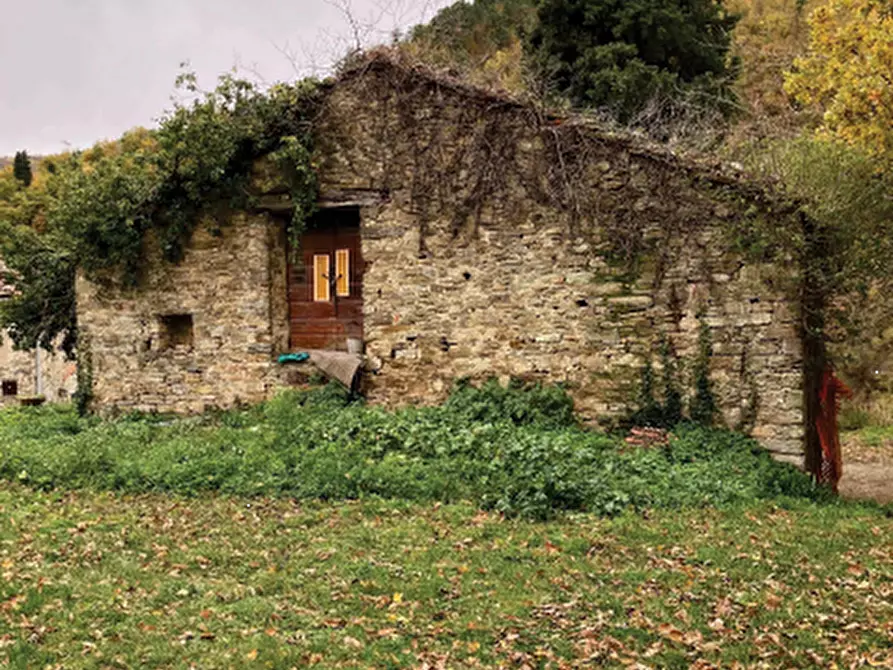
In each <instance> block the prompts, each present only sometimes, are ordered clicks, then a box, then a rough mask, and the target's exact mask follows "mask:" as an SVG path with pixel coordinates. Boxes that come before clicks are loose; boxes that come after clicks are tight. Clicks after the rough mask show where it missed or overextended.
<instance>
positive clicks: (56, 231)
mask: <svg viewBox="0 0 893 670" xmlns="http://www.w3.org/2000/svg"><path fill="white" fill-rule="evenodd" d="M178 86H179V87H180V88H181V89H183V91H184V92H185V93H186V94H187V95H191V96H192V98H193V99H192V101H191V102H189V103H186V104H178V105H176V106H175V107H174V108H173V110H171V111H170V112H168V113H167V114H166V115H165V116H164V117H163V118H162V119H161V122H160V124H159V127H158V129H157V130H154V131H147V130H137V131H133V132H130V133H128V134H126V135H124V137H122V138H121V139H120V140H119V141H117V142H113V143H106V144H100V145H97V146H96V147H94V148H93V149H90V150H89V151H86V152H83V153H79V154H73V155H70V156H67V157H62V158H60V159H57V160H53V161H51V162H49V163H48V164H47V168H46V173H45V174H44V175H42V187H41V188H40V189H38V190H37V192H36V193H35V194H34V195H33V196H32V195H30V194H29V195H24V196H23V195H22V194H18V195H15V194H9V195H8V197H6V198H5V200H4V201H3V202H0V257H2V258H4V260H5V263H6V265H7V267H8V268H9V274H10V278H11V279H12V280H13V281H14V283H15V284H16V286H17V287H18V288H19V293H18V294H17V295H16V296H14V297H13V298H12V299H11V300H8V301H6V302H5V304H4V305H3V307H2V311H0V327H6V328H9V330H10V334H11V336H12V338H13V339H14V340H15V342H16V344H17V345H18V346H21V347H31V346H34V345H35V344H40V345H42V346H47V347H49V346H51V344H52V342H54V341H55V340H56V339H57V337H58V336H59V335H62V337H63V340H64V346H65V348H66V350H67V351H68V352H69V353H71V351H72V350H73V347H74V343H75V341H76V337H77V333H76V322H75V303H74V276H75V268H79V269H81V270H83V271H84V272H85V273H86V274H87V276H88V277H91V278H98V277H103V278H106V279H108V278H110V277H114V276H115V275H117V276H118V277H119V278H121V279H123V280H125V281H129V282H131V283H133V282H135V281H136V278H137V269H138V266H139V264H140V261H141V258H142V255H143V253H144V251H145V247H146V245H145V244H144V241H145V240H146V238H147V235H149V233H150V232H151V234H152V237H153V238H154V239H155V240H157V242H158V243H159V244H160V247H161V251H162V253H163V255H164V257H165V258H167V259H168V260H170V261H177V260H179V258H180V256H181V254H182V250H183V248H184V244H185V243H186V242H187V240H188V239H189V236H190V235H191V234H192V232H193V230H194V229H195V227H196V225H198V223H199V221H200V220H202V219H203V218H206V219H207V220H209V221H211V222H212V223H211V225H214V226H219V225H221V224H222V223H225V214H226V212H227V211H229V210H231V209H232V208H233V207H238V206H244V205H247V204H248V202H249V200H250V198H251V194H250V192H249V188H248V187H249V177H250V170H251V167H252V164H253V163H254V161H255V159H257V158H258V157H260V156H264V155H270V156H272V157H273V158H274V159H276V160H277V161H278V162H279V164H280V166H281V167H282V168H283V172H284V173H285V174H286V175H287V176H288V177H289V179H290V184H291V188H292V196H293V201H294V203H295V217H294V218H295V222H296V223H295V227H296V228H298V227H300V226H302V225H303V222H304V221H305V220H306V219H307V218H308V217H309V215H310V214H311V213H312V209H313V206H314V203H315V202H316V178H315V170H314V168H313V165H312V163H311V154H312V134H311V125H312V120H313V116H314V114H315V109H316V104H315V103H316V99H317V98H316V94H315V92H316V90H317V87H316V86H315V84H314V83H313V82H311V81H307V82H300V83H298V84H296V85H294V86H286V85H277V86H275V87H273V88H272V89H270V90H268V91H261V90H259V89H257V88H256V87H255V86H254V85H253V84H251V83H249V82H247V81H244V80H240V79H236V78H234V77H232V76H229V75H227V76H224V77H221V79H220V81H219V85H218V86H217V88H216V89H214V90H213V91H210V92H201V91H199V89H198V86H197V84H196V81H195V78H194V76H193V75H191V74H185V75H183V76H181V77H180V78H179V79H178ZM0 186H2V184H0ZM30 190H34V189H30ZM0 195H3V189H2V188H0ZM215 208H216V210H217V211H215ZM205 214H210V215H212V216H210V217H204V215H205Z"/></svg>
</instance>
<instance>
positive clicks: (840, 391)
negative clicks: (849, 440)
mask: <svg viewBox="0 0 893 670" xmlns="http://www.w3.org/2000/svg"><path fill="white" fill-rule="evenodd" d="M852 395H853V392H852V391H851V390H850V389H849V387H848V386H847V385H846V384H844V383H843V382H842V381H840V380H839V379H838V378H837V377H835V376H834V371H833V370H831V368H828V369H826V370H825V372H824V373H823V374H822V384H821V386H820V387H819V416H818V418H817V419H816V422H815V423H816V429H817V430H818V433H819V443H820V444H821V445H822V467H821V470H820V472H819V473H818V474H817V477H818V480H819V482H820V483H823V484H830V485H831V487H832V488H833V489H834V492H835V493H836V492H837V485H838V483H839V482H840V478H841V476H842V475H843V458H842V455H841V452H840V435H839V433H838V430H837V412H838V411H839V410H840V396H844V397H846V398H850V397H852Z"/></svg>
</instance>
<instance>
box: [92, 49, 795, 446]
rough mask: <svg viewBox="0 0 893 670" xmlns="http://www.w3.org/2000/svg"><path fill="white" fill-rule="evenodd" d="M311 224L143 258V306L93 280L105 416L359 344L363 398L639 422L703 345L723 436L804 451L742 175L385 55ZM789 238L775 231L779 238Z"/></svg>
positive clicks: (191, 399) (239, 389)
mask: <svg viewBox="0 0 893 670" xmlns="http://www.w3.org/2000/svg"><path fill="white" fill-rule="evenodd" d="M316 135H317V137H316V143H317V152H318V159H319V176H320V181H321V196H320V213H319V214H318V215H317V217H316V219H315V221H314V222H313V223H312V225H311V226H310V228H309V229H308V231H307V232H306V233H305V234H304V236H303V238H302V240H301V244H300V250H299V251H298V252H297V253H296V254H292V253H290V250H289V244H288V241H287V240H288V236H287V235H286V226H287V212H288V211H289V208H290V204H289V198H288V195H287V190H286V189H285V187H284V186H283V184H282V183H280V180H279V179H278V178H277V174H276V172H275V170H274V169H273V168H272V167H271V166H270V165H268V164H266V163H264V162H263V161H261V162H260V163H258V165H257V169H256V175H255V179H254V182H253V183H254V186H255V188H256V190H257V192H258V195H259V200H258V202H259V204H258V206H257V208H256V209H254V210H253V211H245V212H237V213H235V214H233V215H232V216H231V217H230V218H229V220H228V221H226V222H225V223H224V222H210V223H211V224H212V225H207V226H200V227H199V229H198V230H197V232H196V233H195V234H194V236H193V239H192V241H191V244H190V246H189V248H188V250H187V252H186V255H185V258H184V260H183V261H182V262H181V263H179V264H177V265H169V264H166V263H164V262H162V261H161V260H160V259H158V254H155V253H153V252H152V250H151V246H152V245H151V243H150V244H149V245H148V246H149V247H150V248H149V249H148V250H147V254H146V258H147V260H146V262H145V267H144V273H143V275H144V276H143V278H142V280H141V282H140V285H139V287H138V288H137V289H133V290H124V289H116V290H112V289H110V288H109V287H107V286H103V287H99V286H97V285H94V284H91V283H90V282H88V281H86V280H84V279H83V278H80V279H79V281H78V287H77V288H78V320H79V328H80V330H81V332H82V333H84V334H85V335H87V336H88V337H89V342H90V350H91V354H92V362H93V378H94V386H95V388H94V392H95V398H96V402H97V404H98V406H99V407H100V408H105V409H108V408H118V409H121V410H129V409H139V410H158V411H187V412H197V411H201V410H203V409H204V408H206V407H209V406H217V407H228V406H232V405H234V404H236V403H239V402H248V403H251V402H257V401H261V400H263V399H265V398H267V397H269V396H270V395H271V394H273V393H274V392H275V391H276V390H277V389H278V388H280V387H281V386H283V385H287V384H288V383H290V382H293V381H294V375H295V368H294V367H290V366H283V365H279V364H278V363H277V359H278V357H279V355H280V354H283V353H287V352H296V351H302V350H306V349H324V348H337V349H345V348H346V347H347V341H348V339H351V338H352V339H357V340H362V341H363V343H364V345H365V353H366V359H365V369H366V374H365V378H364V388H365V392H366V393H367V395H368V396H369V398H370V399H371V400H372V401H374V402H382V403H386V404H389V405H398V404H403V403H415V402H433V401H438V400H440V399H442V398H443V397H445V395H446V394H447V393H448V391H449V388H450V386H451V384H452V382H453V381H454V380H455V379H457V378H465V377H468V378H472V379H483V378H485V377H487V376H491V375H496V376H498V377H500V378H502V379H508V378H510V377H517V378H522V379H526V380H536V381H543V382H558V383H562V384H565V385H566V386H567V388H568V389H569V391H570V393H571V395H572V396H573V397H574V400H575V403H576V406H577V409H578V411H579V412H580V415H581V416H582V417H583V418H584V419H586V420H591V421H595V420H602V419H605V418H610V417H617V416H620V415H623V414H624V413H627V412H628V411H629V410H630V407H631V403H632V401H633V398H634V395H635V392H636V387H637V385H638V380H639V379H640V376H641V371H642V369H643V366H644V364H645V362H646V361H647V360H649V359H650V360H652V361H653V362H654V363H655V364H659V363H660V356H659V353H658V352H659V349H660V343H661V341H662V340H664V339H665V340H666V341H668V342H669V343H670V344H671V346H672V349H673V352H674V353H673V356H674V359H675V360H676V362H677V363H678V367H679V373H680V380H681V382H680V383H681V384H682V386H683V388H685V389H690V388H691V383H690V376H691V368H692V365H691V362H692V361H693V360H694V358H695V357H696V356H697V354H698V351H699V345H698V337H699V333H700V332H701V330H702V326H703V327H706V328H709V333H710V336H711V337H710V340H711V342H712V347H713V356H712V358H711V365H712V370H711V375H712V380H713V383H714V386H715V389H716V395H717V398H718V401H719V405H720V408H721V411H722V414H723V418H724V420H725V422H726V423H727V424H728V425H730V426H732V427H735V426H739V427H744V428H748V429H752V432H753V434H754V435H755V436H756V437H758V438H759V439H761V440H762V441H763V442H764V444H766V445H767V446H768V447H769V448H771V449H773V450H774V451H776V452H777V453H779V454H780V455H782V456H783V457H787V458H791V459H796V458H798V457H799V454H801V453H802V446H801V442H802V434H803V419H802V416H803V408H802V405H803V394H802V370H801V368H802V361H801V358H802V354H801V352H802V346H801V342H800V339H799V337H798V327H797V316H796V313H795V308H794V305H793V303H791V302H789V300H788V299H787V298H786V292H785V286H786V285H787V284H788V283H789V282H788V280H792V279H793V278H794V271H793V270H792V269H791V268H779V267H771V266H768V265H765V264H760V263H755V262H751V261H750V260H748V258H746V257H745V256H744V255H743V254H742V253H741V252H739V251H736V250H735V249H736V248H737V246H736V240H735V232H734V231H738V230H741V229H742V228H743V229H746V226H747V222H748V220H749V219H750V218H753V217H755V216H782V215H779V214H770V213H769V212H770V204H767V203H769V199H768V197H767V196H765V195H764V194H762V193H761V191H759V189H756V188H754V187H752V186H750V185H748V184H747V183H745V182H743V181H741V180H739V179H738V178H737V177H735V176H729V175H728V174H726V173H723V172H722V171H719V170H717V169H715V168H712V167H704V166H701V165H698V164H695V163H689V162H686V161H683V160H680V159H677V158H675V157H673V156H672V155H669V154H667V153H666V152H663V151H659V150H652V149H649V148H647V147H645V146H642V145H641V144H639V143H637V142H636V141H634V140H632V139H629V138H626V137H617V136H614V135H611V134H609V133H606V132H604V131H601V130H599V129H598V128H596V127H593V126H592V125H591V124H587V123H584V122H582V121H576V120H574V119H561V118H554V117H550V116H547V115H544V114H543V113H542V112H541V111H540V110H538V109H536V108H534V107H531V106H526V105H523V104H520V103H518V102H515V101H512V100H509V99H505V98H503V97H500V96H498V95H494V94H492V93H489V92H486V91H481V90H477V89H474V88H470V87H467V86H464V85H462V84H460V83H457V82H455V81H451V80H447V79H443V78H438V77H435V76H431V75H430V74H428V73H426V72H425V71H423V70H421V69H417V68H413V67H406V66H403V65H401V64H399V63H395V62H394V61H393V60H391V59H390V58H389V57H386V56H381V55H378V56H373V57H370V58H368V59H366V60H364V61H363V62H362V63H360V64H359V65H358V66H356V67H355V68H353V69H350V70H349V71H347V72H345V73H344V74H343V75H342V76H341V77H339V78H338V80H337V81H335V82H334V83H332V84H330V85H329V87H328V88H327V89H326V92H325V100H324V104H323V109H322V111H321V114H320V119H319V122H318V124H317V130H316ZM779 225H784V222H783V221H780V222H779Z"/></svg>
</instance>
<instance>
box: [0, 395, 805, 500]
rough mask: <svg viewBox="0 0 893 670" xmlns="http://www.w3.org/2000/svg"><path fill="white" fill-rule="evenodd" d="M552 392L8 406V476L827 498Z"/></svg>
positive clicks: (720, 437)
mask: <svg viewBox="0 0 893 670" xmlns="http://www.w3.org/2000/svg"><path fill="white" fill-rule="evenodd" d="M570 409H571V401H570V399H569V398H567V395H566V394H565V393H564V392H563V391H561V390H560V389H557V388H554V387H552V388H549V387H541V386H534V387H529V388H523V387H522V386H521V385H519V384H512V385H510V386H509V387H508V388H503V387H500V386H499V385H498V384H497V383H496V382H492V381H491V382H488V383H486V384H484V385H483V386H482V387H481V388H479V389H475V388H473V387H472V386H470V385H468V384H461V385H459V386H458V387H457V389H456V390H455V392H454V394H453V395H452V397H451V398H450V399H449V400H448V401H447V402H446V403H445V404H444V405H443V406H441V407H429V408H407V409H403V410H400V411H396V412H389V411H385V410H383V409H381V408H377V407H366V406H365V405H364V404H363V403H361V402H356V401H353V400H352V399H351V398H349V397H348V396H346V394H344V393H342V392H340V391H339V390H338V389H337V387H333V386H330V387H325V388H322V389H319V390H315V391H311V392H296V391H293V392H287V393H283V394H281V395H279V396H278V397H276V398H274V399H273V400H271V401H270V402H268V403H266V404H265V405H262V406H259V407H255V408H252V409H249V410H242V411H234V412H224V413H217V414H216V415H206V416H203V417H194V418H189V419H170V418H159V417H152V416H145V415H143V416H140V415H134V416H128V417H124V418H120V419H118V420H115V421H106V422H102V421H99V420H97V419H92V418H79V417H78V416H77V415H76V413H75V412H74V411H70V410H62V409H59V408H53V407H50V408H16V409H7V410H4V411H0V477H4V478H7V479H18V480H21V481H24V482H27V483H29V484H30V485H32V486H36V487H41V488H52V487H78V488H93V489H105V490H120V491H129V492H147V491H171V492H177V493H179V494H185V495H200V494H205V493H207V492H214V491H216V492H221V493H225V494H229V495H240V496H255V495H264V496H291V497H294V498H298V499H313V498H315V499H329V500H334V499H354V498H362V497H369V496H378V497H383V498H399V499H406V500H411V501H443V502H453V501H458V500H470V501H474V502H475V503H476V504H479V505H481V506H482V507H484V508H487V509H494V510H499V511H501V512H504V513H506V514H509V515H523V516H527V517H532V518H546V517H548V516H550V515H552V514H553V513H555V512H556V511H561V510H582V511H590V512H595V513H598V514H603V515H611V514H617V513H619V512H621V511H622V510H624V509H627V508H632V509H644V508H648V507H685V506H691V505H715V504H726V503H731V502H735V501H742V500H750V499H754V498H766V497H776V496H796V497H807V498H818V497H821V496H822V495H823V493H822V492H821V491H819V490H818V489H816V488H815V487H814V486H813V484H812V482H811V480H810V479H809V478H808V477H807V476H806V475H804V474H802V473H800V472H799V471H797V470H796V469H795V468H792V467H790V466H786V465H782V464H779V463H776V462H774V461H773V460H772V459H771V458H770V456H769V455H768V454H767V453H766V452H764V451H763V450H762V449H761V448H760V447H759V445H757V444H756V443H755V442H753V441H752V440H749V439H748V438H746V437H743V436H740V435H736V434H733V433H729V432H725V431H719V430H713V429H708V428H703V427H691V426H688V427H686V426H681V427H679V428H677V429H676V431H675V434H674V435H673V437H672V438H671V440H670V442H669V444H668V446H666V447H660V448H651V449H629V448H628V447H627V445H625V444H624V442H623V441H622V440H621V439H620V438H619V437H615V436H610V435H604V434H600V433H595V432H592V431H588V430H586V429H584V428H582V427H580V426H578V425H577V424H576V422H575V421H574V418H573V415H572V413H571V411H570Z"/></svg>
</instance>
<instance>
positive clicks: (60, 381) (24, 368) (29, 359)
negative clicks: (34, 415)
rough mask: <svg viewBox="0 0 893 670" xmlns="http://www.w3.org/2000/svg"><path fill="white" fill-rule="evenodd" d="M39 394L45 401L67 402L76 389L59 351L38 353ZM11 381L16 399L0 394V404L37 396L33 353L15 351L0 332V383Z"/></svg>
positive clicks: (70, 368) (72, 372)
mask: <svg viewBox="0 0 893 670" xmlns="http://www.w3.org/2000/svg"><path fill="white" fill-rule="evenodd" d="M40 367H41V377H42V380H43V389H42V391H43V395H44V397H45V398H46V399H47V401H49V402H67V401H68V400H70V399H71V395H72V394H73V393H74V391H75V388H76V386H77V375H76V367H75V364H74V363H73V362H72V361H67V360H66V359H65V355H64V354H62V353H61V352H54V353H49V352H47V351H44V350H41V351H40ZM4 381H14V382H16V384H17V386H18V394H17V396H16V397H13V396H3V395H2V394H0V405H4V404H14V403H17V402H18V399H19V397H22V396H34V395H36V394H37V377H36V356H35V352H34V351H16V350H15V349H14V348H13V345H12V340H11V339H10V338H9V336H8V335H7V334H6V333H3V332H0V382H4Z"/></svg>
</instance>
